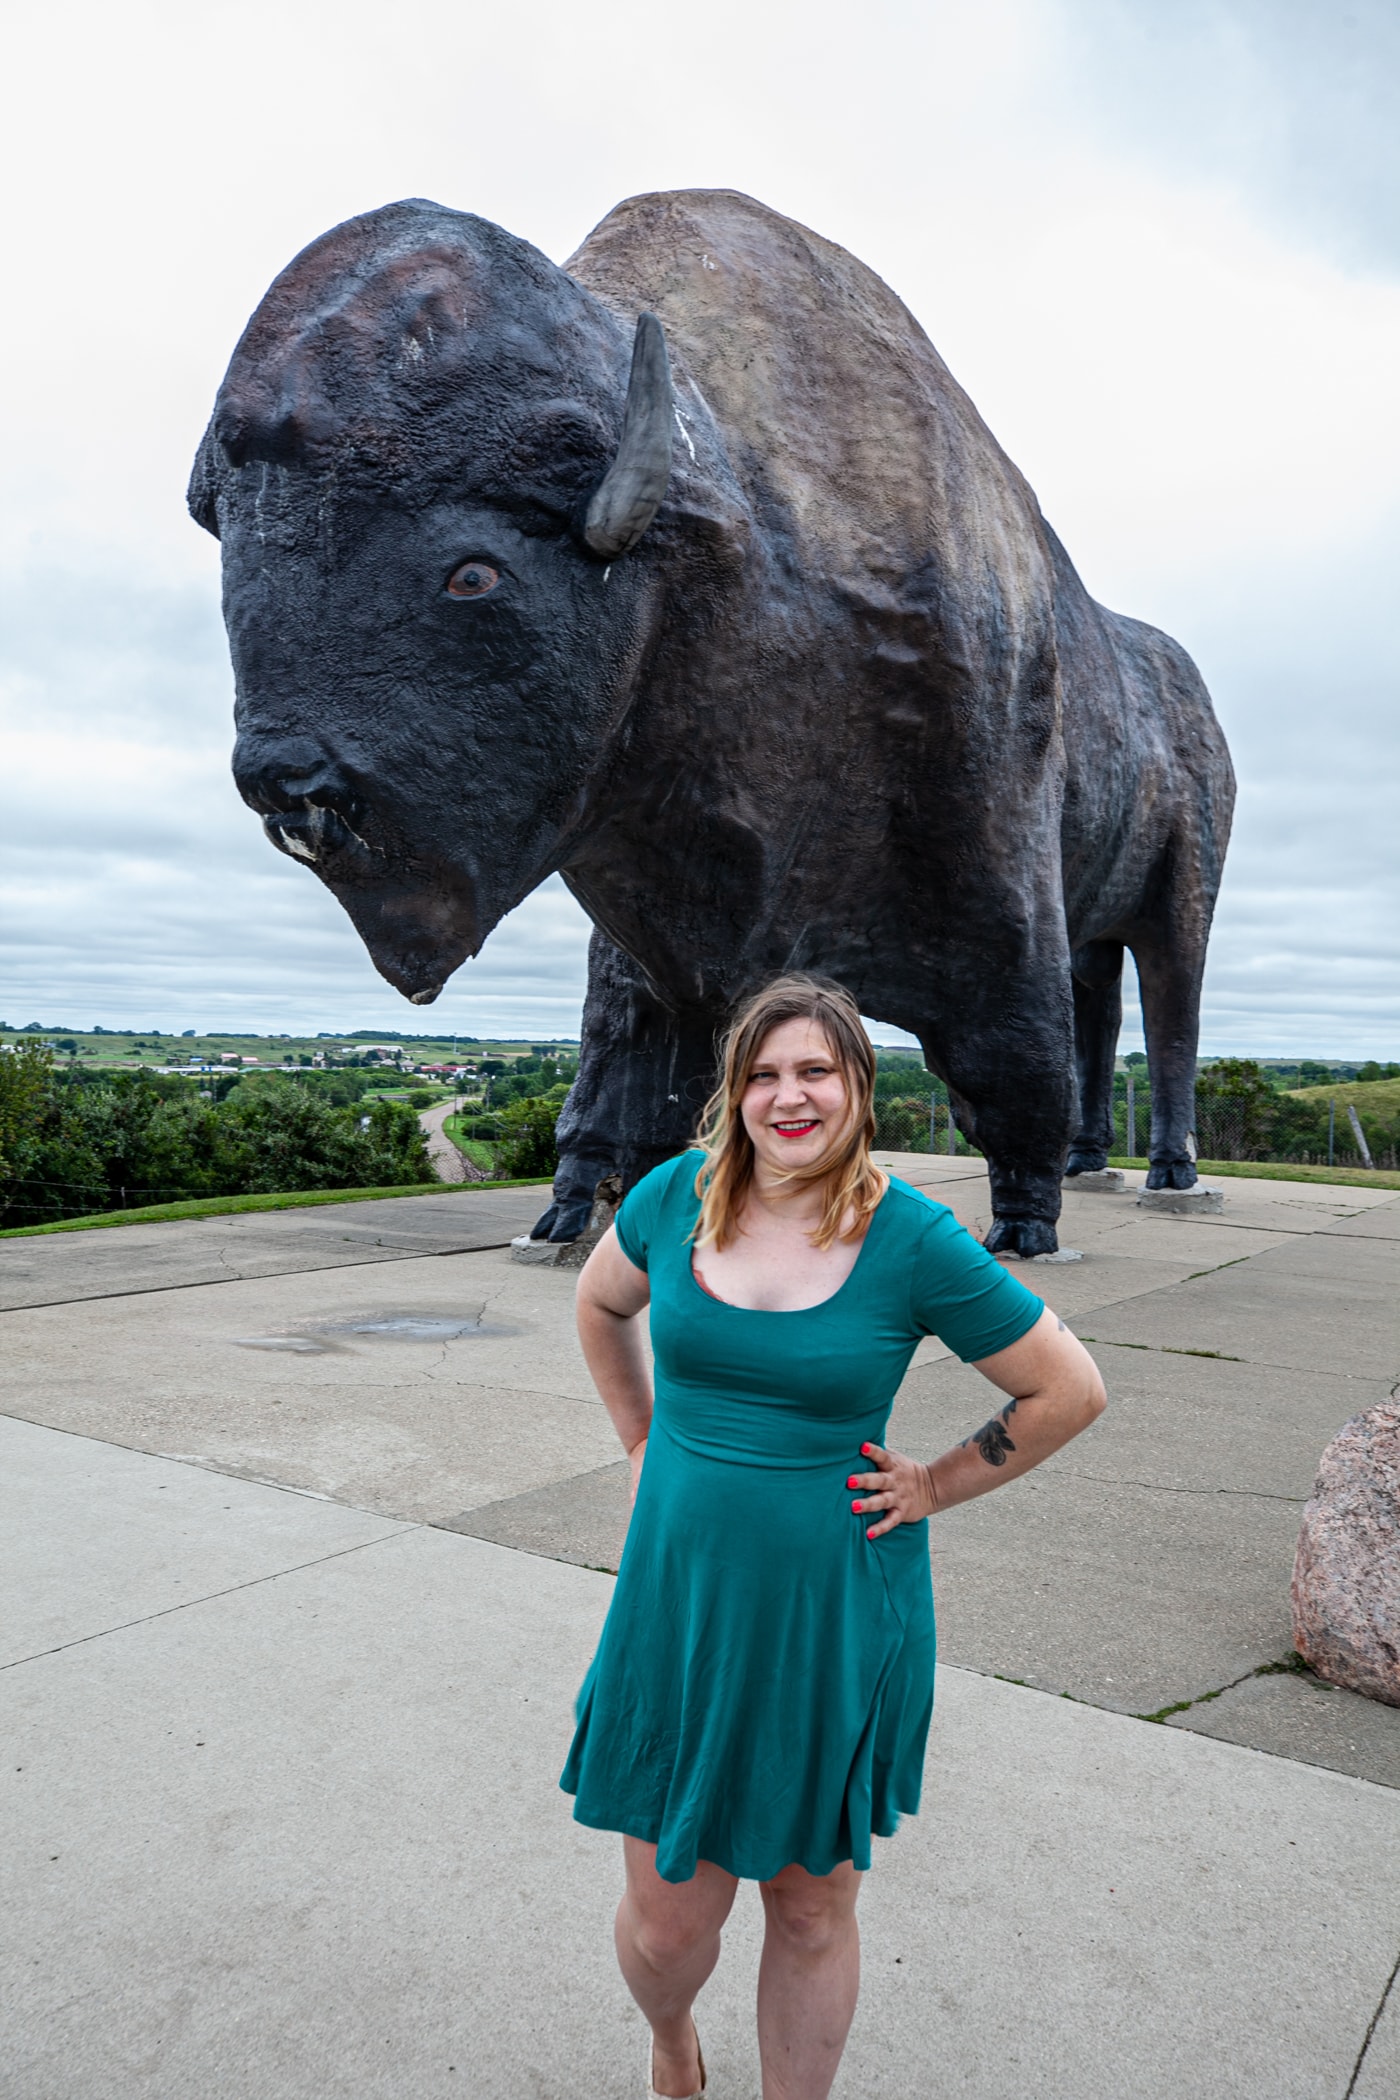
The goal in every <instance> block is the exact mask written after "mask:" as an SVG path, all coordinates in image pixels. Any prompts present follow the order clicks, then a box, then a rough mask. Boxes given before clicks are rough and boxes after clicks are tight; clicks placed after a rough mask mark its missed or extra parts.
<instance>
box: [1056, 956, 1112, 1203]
mask: <svg viewBox="0 0 1400 2100" xmlns="http://www.w3.org/2000/svg"><path fill="white" fill-rule="evenodd" d="M1070 969H1071V972H1072V980H1071V981H1072V983H1073V986H1074V1064H1075V1072H1076V1076H1077V1078H1078V1081H1079V1119H1078V1122H1077V1124H1076V1126H1075V1132H1074V1136H1073V1137H1072V1139H1071V1140H1070V1148H1069V1158H1068V1159H1067V1160H1066V1161H1065V1173H1066V1175H1069V1176H1072V1175H1075V1174H1095V1173H1097V1172H1098V1171H1099V1169H1100V1168H1101V1167H1106V1166H1107V1165H1108V1155H1109V1153H1110V1152H1111V1151H1112V1150H1113V1066H1114V1059H1115V1054H1116V1052H1117V1049H1118V1031H1119V1029H1120V1028H1121V1026H1122V1023H1123V946H1122V943H1121V941H1088V942H1086V943H1085V945H1084V946H1083V947H1082V948H1076V949H1075V951H1074V954H1073V955H1072V956H1071V958H1070Z"/></svg>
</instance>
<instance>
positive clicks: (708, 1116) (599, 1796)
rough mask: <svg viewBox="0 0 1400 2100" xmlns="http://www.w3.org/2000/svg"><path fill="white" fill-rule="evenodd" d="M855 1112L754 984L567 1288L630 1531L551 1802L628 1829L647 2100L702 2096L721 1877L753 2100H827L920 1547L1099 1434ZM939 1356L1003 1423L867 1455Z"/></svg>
mask: <svg viewBox="0 0 1400 2100" xmlns="http://www.w3.org/2000/svg"><path fill="white" fill-rule="evenodd" d="M874 1084H875V1055H874V1052H873V1050H872V1049H871V1046H870V1042H869V1039H868V1038H867V1036H866V1034H865V1031H864V1029H863V1028H862V1026H861V1023H860V1016H859V1013H858V1011H857V1008H856V1005H855V1002H854V1001H853V1000H852V999H851V998H850V997H849V996H848V995H847V994H846V993H845V992H844V991H842V990H841V989H840V988H839V987H838V986H836V985H833V984H829V983H826V982H824V981H822V980H820V979H817V978H811V977H798V976H794V977H783V978H780V979H779V980H778V981H777V982H776V983H774V984H771V985H769V987H768V988H767V990H766V991H764V992H761V993H760V994H759V995H758V996H757V998H755V999H753V1000H751V1001H750V1003H749V1004H748V1005H747V1006H746V1007H745V1008H744V1010H743V1012H742V1013H741V1014H740V1015H739V1017H738V1019H737V1020H736V1021H735V1023H734V1025H733V1027H732V1029H731V1030H730V1033H729V1036H728V1038H727V1040H726V1044H725V1054H724V1068H723V1078H722V1080H721V1083H720V1085H719V1087H718V1089H717V1091H716V1093H715V1095H714V1097H713V1099H712V1100H711V1102H710V1104H709V1106H708V1108H707V1109H706V1112H705V1117H704V1120H703V1123H702V1125H701V1130H700V1136H699V1140H698V1142H699V1147H700V1149H699V1150H698V1151H695V1152H689V1153H685V1154H683V1155H682V1156H681V1157H679V1158H677V1159H673V1160H668V1161H667V1162H666V1164H665V1165H664V1166H660V1167H658V1168H656V1169H655V1171H654V1172H653V1173H651V1174H648V1175H647V1176H646V1178H645V1179H644V1180H643V1181H641V1182H639V1183H638V1184H637V1186H636V1187H635V1188H634V1189H633V1190H632V1191H631V1193H630V1194H629V1195H628V1196H627V1198H626V1200H625V1201H624V1203H623V1204H622V1207H621V1209H620V1210H619V1212H618V1215H617V1221H616V1224H615V1225H614V1226H613V1227H612V1229H611V1230H610V1231H609V1232H608V1233H607V1234H606V1235H605V1236H604V1238H603V1239H602V1241H601V1242H600V1243H599V1245H598V1246H597V1247H596V1248H595V1250H594V1252H593V1254H592V1255H591V1256H590V1258H589V1260H588V1263H587V1265H586V1267H585V1268H584V1270H583V1273H582V1275H581V1277H580V1279H579V1303H578V1318H579V1333H580V1337H581V1339H582V1342H583V1349H584V1354H585V1356H586V1357H587V1360H588V1367H589V1370H590V1371H591V1372H592V1374H593V1378H594V1381H595V1382H596V1384H597V1387H598V1390H599V1392H600V1393H601V1394H602V1397H603V1401H604V1403H605V1405H606V1406H607V1409H608V1412H609V1414H610V1415H611V1417H612V1420H613V1423H614V1425H615V1427H616V1429H617V1432H618V1435H619V1436H620V1437H621V1439H622V1442H623V1444H624V1446H625V1448H626V1450H627V1453H628V1455H629V1457H630V1459H631V1461H632V1493H633V1514H632V1519H631V1525H630V1530H629V1534H628V1539H627V1546H626V1551H625V1553H624V1555H623V1559H622V1565H621V1569H620V1571H619V1574H618V1580H617V1588H616V1590H615V1592H614V1596H613V1601H612V1606H611V1609H610V1610H609V1613H608V1618H607V1623H606V1625H605V1626H604V1628H603V1634H602V1639H601V1641H600V1643H599V1647H598V1653H597V1655H596V1656H595V1658H594V1660H593V1664H592V1666H591V1668H590V1670H589V1672H588V1675H587V1677H586V1679H585V1680H584V1685H583V1689H582V1691H581V1693H580V1695H579V1703H578V1730H577V1733H576V1735H575V1737H574V1743H573V1748H572V1749H571V1751H570V1753H569V1760H568V1764H567V1766H566V1768H565V1772H564V1776H563V1780H562V1784H563V1786H564V1788H565V1789H566V1791H568V1792H570V1793H572V1794H573V1795H574V1796H575V1797H576V1798H575V1806H574V1814H575V1816H576V1817H577V1818H578V1820H579V1821H580V1822H583V1823H587V1824H590V1825H592V1826H593V1827H594V1828H596V1829H604V1830H617V1831H620V1832H621V1833H622V1837H623V1849H624V1854H625V1865H626V1877H627V1879H626V1892H625V1894H624V1895H623V1898H622V1902H621V1906H620V1908H619V1910H618V1914H617V1954H618V1960H619V1963H620V1964H621V1968H622V1973H623V1976H624V1978H625V1979H626V1982H627V1985H628V1988H629V1989H630V1990H631V1992H632V1995H633V1997H634V1998H635V1999H636V2001H637V2003H638V2005H639V2006H640V2007H641V2009H642V2011H643V2013H644V2014H645V2015H646V2018H647V2020H648V2022H649V2024H650V2027H651V2059H650V2085H651V2091H652V2093H653V2095H658V2096H664V2100H675V2096H681V2095H687V2096H690V2095H698V2094H700V2093H703V2092H704V2091H705V2071H704V2060H703V2058H702V2056H701V2053H700V2042H699V2036H698V2034H697V2032H696V2029H695V2023H694V2021H693V2019H692V2016H691V2007H692V2005H693V2004H694V2001H695V1998H696V1995H697V1993H698V1992H699V1990H700V1988H701V1986H702V1985H703V1984H704V1982H705V1980H706V1978H707V1977H708V1976H709V1975H710V1972H711V1971H712V1969H713V1968H714V1965H715V1963H716V1961H717V1960H718V1958H719V1947H720V1929H721V1927H722V1926H723V1924H724V1921H725V1919H726V1917H727V1916H728V1914H729V1910H730V1906H731V1905H732V1903H733V1901H734V1894H735V1890H736V1888H737V1886H738V1883H739V1881H740V1880H741V1879H745V1880H747V1879H753V1880H756V1881H757V1882H758V1883H759V1884H760V1887H761V1890H762V1895H763V1904H764V1911H765V1919H766V1933H765V1939H764V1948H763V1958H762V1962H761V1965H760V1968H759V1979H758V2038H759V2052H760V2056H761V2059H762V2064H763V2093H764V2100H825V2095H826V2094H827V2093H828V2092H829V2091H830V2088H831V2083H832V2080H833V2079H834V2077H835V2075H836V2070H837V2066H838V2064H839V2063H840V2060H841V2051H842V2049H843V2048H844V2046H845V2041H846V2034H847V2030H848V2029H849V2027H850V2024H851V2017H852V2015H853V2013H854V2011H855V2003H856V1992H857V1988H858V1983H859V1966H860V1957H859V1942H858V1938H857V1933H856V1922H855V1907H856V1897H857V1895H858V1893H859V1889H860V1877H861V1874H862V1872H863V1871H864V1870H865V1869H866V1868H867V1867H868V1866H869V1864H870V1838H871V1834H872V1832H874V1833H876V1834H877V1835H879V1836H884V1837H887V1836H889V1835H890V1834H891V1833H892V1832H893V1831H894V1829H895V1826H896V1824H897V1822H898V1820H899V1817H900V1815H901V1814H902V1813H911V1814H912V1813H913V1811H914V1810H915V1809H917V1807H918V1805H919V1787H920V1781H921V1778H922V1773H923V1758H924V1746H925V1739H926V1737H927V1733H928V1725H929V1718H930V1714H931V1711H932V1705H933V1658H934V1627H933V1595H932V1587H931V1584H930V1579H929V1554H928V1526H927V1523H926V1521H925V1520H926V1519H927V1518H928V1517H929V1516H931V1515H933V1514H934V1513H935V1512H937V1511H940V1510H944V1509H949V1508H951V1507H952V1506H953V1505H954V1504H955V1503H958V1502H965V1501H967V1500H968V1499H969V1498H970V1497H972V1496H974V1495H981V1494H985V1493H986V1491H987V1490H988V1489H989V1488H993V1487H999V1486H1001V1485H1003V1484H1004V1483H1005V1482H1006V1481H1008V1480H1014V1479H1016V1478H1017V1477H1018V1476H1019V1475H1020V1474H1022V1473H1025V1472H1027V1471H1028V1470H1029V1468H1030V1467H1031V1466H1034V1465H1038V1464H1039V1463H1040V1461H1041V1460H1042V1459H1044V1458H1048V1457H1049V1455H1050V1453H1051V1452H1052V1451H1057V1450H1059V1448H1060V1447H1061V1445H1063V1444H1065V1443H1067V1442H1068V1441H1069V1439H1070V1438H1071V1437H1073V1436H1076V1435H1077V1434H1078V1433H1079V1431H1080V1430H1081V1429H1084V1428H1086V1427H1087V1426H1088V1424H1089V1423H1090V1422H1092V1421H1093V1420H1094V1418H1095V1417H1096V1416H1097V1415H1098V1414H1099V1413H1100V1412H1101V1410H1102V1408H1103V1405H1104V1392H1103V1385H1102V1382H1101V1380H1100V1378H1099V1374H1098V1371H1097V1369H1096V1368H1095V1365H1094V1363H1093V1361H1092V1359H1091V1358H1090V1357H1089V1356H1088V1355H1087V1354H1086V1352H1085V1351H1084V1350H1083V1349H1082V1348H1081V1347H1080V1345H1079V1343H1078V1342H1077V1341H1076V1340H1075V1338H1074V1336H1073V1335H1071V1334H1070V1333H1069V1332H1068V1330H1067V1329H1066V1328H1065V1325H1064V1323H1063V1321H1061V1320H1057V1319H1056V1318H1055V1316H1054V1314H1053V1313H1051V1312H1048V1311H1047V1310H1046V1309H1045V1307H1044V1306H1043V1305H1042V1304H1041V1301H1040V1300H1039V1299H1038V1298H1035V1297H1032V1295H1031V1293H1030V1292H1029V1291H1027V1290H1025V1289H1024V1288H1023V1287H1022V1285H1021V1284H1019V1283H1018V1282H1017V1281H1016V1280H1015V1278H1014V1277H1012V1276H1011V1275H1009V1274H1008V1273H1007V1271H1006V1270H1004V1269H1003V1268H1002V1267H1001V1266H1000V1265H999V1264H998V1263H997V1262H996V1261H994V1260H993V1259H992V1258H991V1256H990V1255H988V1254H987V1253H985V1252H984V1250H983V1249H982V1248H981V1247H980V1246H979V1245H978V1243H977V1242H976V1241H975V1240H974V1239H973V1238H972V1236H971V1234H969V1233H968V1232H966V1231H965V1230H964V1229H963V1227H962V1226H961V1225H959V1224H958V1222H957V1220H956V1219H955V1218H954V1217H953V1215H952V1213H951V1212H950V1211H948V1210H946V1209H944V1208H943V1207H942V1206H941V1205H940V1204H937V1203H934V1202H932V1201H931V1200H929V1199H928V1198H926V1197H924V1196H922V1195H920V1194H919V1193H918V1192H917V1191H915V1190H914V1189H912V1188H910V1187H909V1186H908V1185H907V1184H906V1183H904V1182H901V1181H896V1180H894V1179H892V1178H891V1177H890V1176H889V1175H887V1174H885V1173H883V1172H882V1171H881V1169H880V1168H878V1167H877V1166H876V1165H875V1164H874V1162H873V1161H872V1159H871V1157H870V1145H871V1141H872V1139H873V1137H874V1132H875V1118H874V1111H873V1107H872V1100H873V1094H874ZM648 1304H650V1307H651V1337H652V1346H653V1350H654V1354H655V1363H656V1397H655V1403H654V1411H653V1398H652V1389H651V1382H650V1379H649V1377H648V1373H647V1364H646V1355H645V1351H644V1347H643V1341H642V1334H641V1326H640V1316H641V1314H642V1312H643V1310H644V1309H645V1308H646V1307H647V1305H648ZM929 1334H937V1335H940V1336H941V1337H942V1338H943V1340H944V1341H945V1342H946V1343H947V1344H948V1346H949V1347H950V1348H951V1349H953V1350H954V1351H955V1352H956V1354H957V1355H959V1356H960V1357H962V1358H963V1359H964V1360H965V1361H970V1362H973V1363H975V1364H976V1366H977V1368H978V1370H979V1371H981V1372H982V1373H983V1374H984V1376H985V1377H987V1378H988V1379H990V1380H991V1382H992V1384H993V1385H995V1386H997V1387H998V1388H999V1389H1000V1390H1001V1392H1002V1393H1004V1394H1006V1395H1007V1400H1006V1404H1005V1405H1004V1406H1003V1407H1002V1408H1001V1409H1000V1411H999V1412H998V1413H997V1415H996V1416H995V1417H994V1418H993V1420H992V1421H991V1422H989V1423H988V1424H987V1426H986V1427H985V1428H984V1429H982V1430H980V1431H978V1432H977V1433H976V1434H975V1435H974V1436H971V1437H969V1438H968V1440H967V1442H966V1443H964V1444H960V1445H958V1446H957V1448H956V1449H954V1450H952V1451H947V1452H945V1453H944V1454H943V1456H942V1457H941V1458H939V1459H936V1460H935V1461H934V1462H933V1463H932V1464H929V1465H924V1464H920V1463H919V1462H918V1461H916V1460H914V1459H910V1458H905V1457H903V1456H901V1454H900V1453H899V1452H897V1451H887V1450H885V1449H884V1448H883V1447H882V1444H881V1439H882V1438H883V1436H884V1433H885V1423H886V1421H887V1419H888V1416H889V1411H890V1405H891V1402H892V1401H893V1399H894V1396H895V1393H896V1391H897V1389H898V1387H899V1384H900V1381H901V1379H902V1378H903V1376H904V1373H905V1371H906V1369H907V1368H908V1364H909V1359H910V1357H911V1356H912V1355H913V1352H914V1350H915V1348H916V1347H917V1346H918V1343H919V1341H920V1340H921V1339H922V1338H923V1337H924V1336H925V1335H929ZM1013 1417H1014V1422H1013ZM1013 1427H1014V1435H1013V1433H1012V1430H1013ZM862 1461H863V1462H864V1466H865V1470H864V1471H858V1470H853V1469H855V1468H857V1467H859V1466H860V1465H861V1462H862ZM851 1490H855V1491H857V1492H856V1494H855V1499H851V1494H850V1491H851Z"/></svg>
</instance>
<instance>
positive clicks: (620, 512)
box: [583, 314, 675, 561]
mask: <svg viewBox="0 0 1400 2100" xmlns="http://www.w3.org/2000/svg"><path fill="white" fill-rule="evenodd" d="M674 415H675V401H674V398H673V396H672V393H671V365H670V360H669V359H668V357H667V355H666V337H665V335H664V334H663V332H662V328H661V323H660V322H659V321H658V320H657V318H656V315H655V314H641V315H640V316H639V317H638V320H637V336H636V340H635V342H634V343H633V345H632V376H631V378H630V379H629V380H628V382H627V409H626V413H625V414H624V416H623V419H622V438H621V442H620V443H619V445H618V448H617V457H616V459H615V460H614V461H613V463H612V465H611V466H610V467H609V468H608V471H607V473H606V474H605V475H604V476H603V479H602V480H601V481H600V482H599V484H598V486H597V488H596V489H595V490H594V491H593V494H592V497H591V498H590V500H589V505H588V511H587V514H586V515H585V517H584V521H583V536H584V539H585V540H586V541H587V542H588V545H589V547H590V549H591V550H592V552H593V553H594V554H598V555H601V556H603V558H604V559H605V560H607V561H611V560H612V559H613V558H614V556H616V555H618V554H626V553H627V552H628V550H629V548H632V547H635V546H636V544H637V542H638V540H639V539H640V538H641V536H642V534H643V533H644V532H645V531H646V529H647V527H648V525H650V523H651V521H652V519H653V518H654V517H655V516H656V513H657V511H658V510H659V509H660V508H661V499H662V497H663V496H664V495H665V493H666V484H667V482H668V481H669V480H670V478H671V423H672V420H673V418H674Z"/></svg>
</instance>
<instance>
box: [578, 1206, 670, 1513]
mask: <svg viewBox="0 0 1400 2100" xmlns="http://www.w3.org/2000/svg"><path fill="white" fill-rule="evenodd" d="M650 1303H651V1283H650V1281H649V1279H648V1277H647V1273H646V1270H645V1269H639V1268H637V1267H636V1266H635V1264H634V1263H632V1262H630V1261H629V1260H628V1259H627V1256H626V1255H625V1254H624V1253H623V1251H622V1249H621V1247H620V1246H619V1245H618V1243H617V1232H616V1230H615V1229H614V1227H612V1226H611V1225H610V1226H609V1227H608V1229H607V1231H606V1232H605V1233H604V1235H603V1237H602V1239H601V1240H599V1242H598V1244H597V1246H596V1247H595V1248H594V1249H593V1252H592V1253H591V1254H590V1255H589V1257H588V1259H587V1261H586V1262H585V1263H584V1265H583V1269H582V1272H581V1274H580V1276H579V1280H578V1338H579V1341H580V1342H581V1343H582V1345H583V1354H584V1360H585V1362H586V1363H587V1365H588V1369H589V1373H590V1375H591V1377H592V1379H593V1383H594V1384H595V1385H596V1386H597V1388H598V1391H599V1394H600V1395H601V1397H602V1402H603V1405H604V1407H605V1408H606V1409H607V1411H608V1413H609V1415H610V1416H611V1417H612V1425H613V1428H614V1429H615V1430H616V1431H617V1433H618V1435H619V1437H621V1439H622V1448H623V1450H624V1451H625V1452H626V1453H627V1456H628V1457H629V1458H630V1459H631V1461H632V1493H633V1495H634V1496H635V1495H636V1492H637V1481H638V1479H639V1477H640V1475H641V1470H642V1460H643V1458H644V1457H645V1455H646V1443H647V1435H648V1432H649V1431H650V1429H651V1404H652V1402H651V1374H650V1372H649V1371H648V1369H647V1357H646V1349H645V1347H644V1345H643V1342H642V1328H641V1315H642V1314H643V1313H644V1312H645V1311H646V1309H647V1306H648V1305H649V1304H650Z"/></svg>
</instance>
